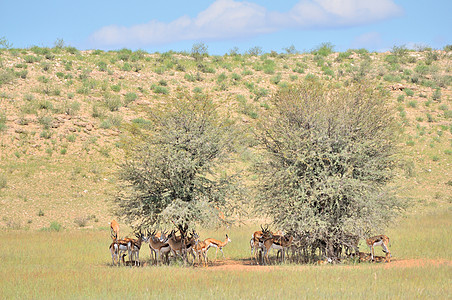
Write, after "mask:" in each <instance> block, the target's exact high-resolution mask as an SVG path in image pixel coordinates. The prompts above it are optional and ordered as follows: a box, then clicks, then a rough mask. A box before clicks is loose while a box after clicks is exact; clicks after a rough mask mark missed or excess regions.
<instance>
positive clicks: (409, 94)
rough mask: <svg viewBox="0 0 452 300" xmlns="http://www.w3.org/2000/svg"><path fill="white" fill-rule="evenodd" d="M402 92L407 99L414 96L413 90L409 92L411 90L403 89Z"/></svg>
mask: <svg viewBox="0 0 452 300" xmlns="http://www.w3.org/2000/svg"><path fill="white" fill-rule="evenodd" d="M404 91H405V94H406V95H407V96H409V97H412V96H414V91H413V90H411V89H405V90H404Z"/></svg>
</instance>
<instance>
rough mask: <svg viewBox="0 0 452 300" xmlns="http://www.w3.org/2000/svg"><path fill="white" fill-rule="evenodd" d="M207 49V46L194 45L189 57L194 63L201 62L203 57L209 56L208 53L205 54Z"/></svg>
mask: <svg viewBox="0 0 452 300" xmlns="http://www.w3.org/2000/svg"><path fill="white" fill-rule="evenodd" d="M207 48H208V47H207V45H205V44H204V43H195V44H193V46H192V48H191V56H192V57H193V58H194V59H195V60H196V61H201V60H202V59H203V58H204V56H208V55H209V53H208V52H207Z"/></svg>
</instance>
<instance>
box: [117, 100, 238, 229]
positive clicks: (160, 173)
mask: <svg viewBox="0 0 452 300" xmlns="http://www.w3.org/2000/svg"><path fill="white" fill-rule="evenodd" d="M149 121H150V122H149V123H148V122H141V123H142V124H145V125H146V126H141V127H138V126H134V127H132V129H131V130H130V132H131V133H132V136H133V137H132V138H130V139H129V140H128V144H129V147H128V150H127V151H126V159H125V162H124V163H123V164H121V165H120V182H121V184H120V189H119V193H118V195H117V197H116V199H115V202H116V204H117V206H116V214H117V215H118V216H119V217H121V218H123V219H124V220H125V221H127V222H129V223H131V224H132V225H134V226H136V227H158V226H161V225H163V226H165V224H167V225H168V224H170V225H171V224H175V225H177V226H178V227H179V228H186V227H187V226H189V227H191V228H192V227H193V226H194V225H195V224H211V225H213V224H218V222H225V221H226V220H225V218H224V215H226V216H227V214H228V212H231V211H232V210H233V209H234V208H235V207H234V206H233V205H232V203H233V202H231V201H228V199H231V198H232V197H234V195H235V192H236V191H237V190H236V188H235V187H236V184H235V183H236V181H235V177H234V176H229V175H227V174H226V172H225V171H222V170H221V169H220V168H221V167H222V164H223V163H224V162H225V161H226V160H227V158H228V154H229V153H231V151H232V150H233V149H234V143H235V140H236V139H235V137H236V136H237V135H236V134H235V125H234V124H233V122H231V121H230V120H229V119H228V118H220V116H219V114H218V112H217V107H216V106H215V105H214V104H213V103H212V102H211V101H209V100H207V99H206V98H205V97H204V98H203V97H198V98H187V97H186V98H183V99H174V100H168V101H167V102H166V104H162V105H161V106H160V107H159V108H157V109H155V110H154V111H153V112H152V113H150V114H149Z"/></svg>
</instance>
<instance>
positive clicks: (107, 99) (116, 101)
mask: <svg viewBox="0 0 452 300" xmlns="http://www.w3.org/2000/svg"><path fill="white" fill-rule="evenodd" d="M104 104H105V106H106V107H107V108H108V109H109V110H110V111H117V110H119V108H120V107H121V106H122V101H121V98H120V97H119V95H110V94H107V95H105V96H104Z"/></svg>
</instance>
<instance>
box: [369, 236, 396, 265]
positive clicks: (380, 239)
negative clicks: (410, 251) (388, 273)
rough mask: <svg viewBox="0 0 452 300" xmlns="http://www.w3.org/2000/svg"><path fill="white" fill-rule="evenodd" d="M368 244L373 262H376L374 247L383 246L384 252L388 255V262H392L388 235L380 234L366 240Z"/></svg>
mask: <svg viewBox="0 0 452 300" xmlns="http://www.w3.org/2000/svg"><path fill="white" fill-rule="evenodd" d="M366 244H367V246H369V249H370V255H371V258H372V261H373V260H374V247H375V246H381V247H382V248H383V252H384V253H386V262H390V260H391V252H390V251H389V248H388V245H389V238H388V237H387V236H386V235H384V234H380V235H377V236H373V237H370V238H368V239H366Z"/></svg>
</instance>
